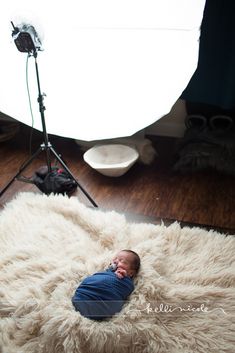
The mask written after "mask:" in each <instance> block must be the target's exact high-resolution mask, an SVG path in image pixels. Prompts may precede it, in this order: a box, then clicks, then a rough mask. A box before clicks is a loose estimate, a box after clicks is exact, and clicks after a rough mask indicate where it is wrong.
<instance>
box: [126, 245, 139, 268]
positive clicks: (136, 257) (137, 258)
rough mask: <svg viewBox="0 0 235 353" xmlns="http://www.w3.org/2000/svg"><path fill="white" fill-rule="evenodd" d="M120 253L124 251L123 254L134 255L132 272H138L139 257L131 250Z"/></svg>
mask: <svg viewBox="0 0 235 353" xmlns="http://www.w3.org/2000/svg"><path fill="white" fill-rule="evenodd" d="M122 251H125V252H128V253H130V254H132V255H134V261H133V265H134V266H133V267H134V270H135V271H136V273H137V272H138V271H139V269H140V257H139V255H138V254H137V253H136V252H135V251H133V250H128V249H124V250H122Z"/></svg>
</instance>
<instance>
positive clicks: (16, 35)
mask: <svg viewBox="0 0 235 353" xmlns="http://www.w3.org/2000/svg"><path fill="white" fill-rule="evenodd" d="M11 24H12V27H13V32H12V38H13V39H14V42H15V45H16V46H17V49H18V50H19V51H20V52H23V53H31V52H36V51H37V50H42V43H41V40H40V38H39V36H38V34H37V32H36V30H35V28H34V27H33V26H32V25H29V24H21V25H18V26H17V27H15V25H14V23H13V22H11Z"/></svg>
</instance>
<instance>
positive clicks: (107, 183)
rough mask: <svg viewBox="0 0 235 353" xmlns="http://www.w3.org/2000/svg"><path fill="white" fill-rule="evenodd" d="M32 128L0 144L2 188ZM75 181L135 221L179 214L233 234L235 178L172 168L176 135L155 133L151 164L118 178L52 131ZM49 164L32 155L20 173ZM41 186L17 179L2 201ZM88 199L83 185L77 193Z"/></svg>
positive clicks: (23, 154)
mask: <svg viewBox="0 0 235 353" xmlns="http://www.w3.org/2000/svg"><path fill="white" fill-rule="evenodd" d="M29 133H30V129H29V128H27V127H25V126H21V129H20V132H19V133H18V134H17V136H16V137H15V138H14V139H12V140H10V141H7V142H2V143H1V144H0V170H1V174H0V175H1V178H0V189H1V190H2V189H3V187H4V186H5V185H6V184H7V183H8V181H9V180H10V179H11V178H12V177H13V176H14V175H15V174H16V173H17V172H18V171H19V169H20V167H21V165H22V163H23V162H24V161H25V160H27V159H28V158H29V156H30V152H29ZM42 140H43V138H42V134H41V133H38V132H35V133H34V136H33V144H32V150H33V151H34V150H36V149H37V148H38V147H39V146H40V144H41V142H42ZM49 140H50V142H51V143H52V145H53V147H54V149H55V150H56V152H57V153H60V154H61V155H62V157H63V159H64V160H65V162H66V164H67V166H68V167H69V169H70V170H71V172H72V173H73V174H74V176H75V177H76V179H77V181H78V182H79V183H80V184H81V185H82V186H83V187H84V188H85V190H86V191H87V192H88V193H89V194H90V195H91V197H92V198H93V199H94V200H95V202H96V203H97V204H98V206H99V207H100V208H101V209H104V210H116V211H118V212H121V213H125V214H126V215H127V218H128V219H130V220H132V221H143V222H151V223H159V222H160V221H161V220H163V221H164V222H165V223H166V224H169V223H171V222H172V221H174V220H177V221H179V222H181V223H182V225H184V224H189V225H192V226H195V225H197V226H203V227H206V228H207V229H216V230H219V231H221V232H225V233H227V234H235V178H234V177H231V176H226V175H223V174H218V173H216V172H215V171H212V172H204V173H197V174H193V175H180V174H177V173H175V172H173V171H172V164H173V158H174V153H175V150H176V146H177V143H178V141H176V140H175V139H170V138H160V137H155V138H154V139H153V140H154V145H155V147H156V150H157V152H158V157H157V158H156V159H155V162H154V163H153V164H152V165H151V166H146V165H141V164H139V163H137V164H135V165H134V166H133V167H132V168H131V169H130V170H129V171H128V173H127V174H125V175H124V176H122V177H119V178H110V177H105V176H103V175H101V174H99V173H97V172H96V171H94V170H92V169H91V168H90V167H89V166H88V165H86V163H85V162H84V161H83V158H82V154H83V153H82V151H81V150H80V148H79V146H78V145H77V144H76V143H75V142H74V140H72V139H64V138H60V137H55V136H53V135H51V136H49ZM44 164H45V153H44V152H42V153H41V154H40V155H39V158H37V159H34V160H33V162H32V163H31V164H30V165H29V166H28V168H27V169H26V170H25V171H24V172H23V173H22V174H23V175H26V176H32V175H33V173H34V172H35V170H37V168H38V167H40V166H42V165H44ZM20 191H34V192H39V193H40V191H39V190H38V189H37V188H36V186H34V185H31V184H27V183H24V182H20V181H14V182H13V183H12V185H11V186H10V187H9V188H8V189H7V191H6V192H5V193H4V194H3V195H2V197H1V198H0V206H1V207H3V206H4V204H5V203H6V202H8V201H10V200H11V199H12V198H13V197H14V195H15V194H16V193H17V192H20ZM74 195H75V196H77V197H78V198H79V199H80V200H81V201H82V202H84V203H85V204H87V205H90V203H89V201H88V200H87V198H86V197H85V196H84V194H83V193H82V192H81V191H79V190H78V191H77V192H76V193H75V194H74Z"/></svg>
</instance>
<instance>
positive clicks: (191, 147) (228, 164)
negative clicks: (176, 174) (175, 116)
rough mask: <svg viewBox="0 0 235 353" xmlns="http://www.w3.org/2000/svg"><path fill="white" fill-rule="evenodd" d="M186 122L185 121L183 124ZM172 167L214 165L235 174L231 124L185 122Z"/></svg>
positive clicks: (186, 169)
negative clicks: (222, 127) (200, 124)
mask: <svg viewBox="0 0 235 353" xmlns="http://www.w3.org/2000/svg"><path fill="white" fill-rule="evenodd" d="M186 126H187V125H186ZM176 158H177V160H176V162H175V164H174V167H173V169H174V170H175V171H180V172H182V173H188V172H196V171H201V170H205V169H215V170H217V171H219V172H221V173H225V174H228V175H234V176H235V128H234V124H233V122H232V120H231V124H230V126H229V128H226V129H221V128H217V129H216V128H213V129H212V128H211V126H210V125H208V124H207V125H204V126H203V127H198V126H195V125H193V124H192V126H188V127H187V129H186V132H185V135H184V137H183V139H182V141H181V143H180V145H179V149H178V151H177V155H176Z"/></svg>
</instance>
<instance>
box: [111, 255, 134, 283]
mask: <svg viewBox="0 0 235 353" xmlns="http://www.w3.org/2000/svg"><path fill="white" fill-rule="evenodd" d="M133 260H134V259H133V255H132V254H131V253H128V252H126V251H120V252H119V253H118V254H117V255H116V256H115V257H114V258H113V262H114V263H115V264H116V265H117V269H122V270H125V271H126V274H127V276H130V277H132V276H133V275H134V274H135V270H134V269H133Z"/></svg>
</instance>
